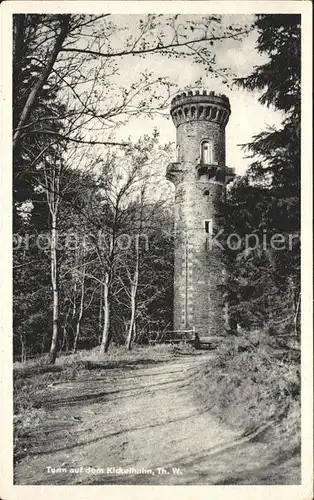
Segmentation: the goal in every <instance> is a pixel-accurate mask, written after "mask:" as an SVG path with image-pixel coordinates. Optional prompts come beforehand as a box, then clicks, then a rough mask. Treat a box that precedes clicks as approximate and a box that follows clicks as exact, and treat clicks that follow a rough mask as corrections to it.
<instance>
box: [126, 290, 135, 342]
mask: <svg viewBox="0 0 314 500" xmlns="http://www.w3.org/2000/svg"><path fill="white" fill-rule="evenodd" d="M135 312H136V289H135V287H134V286H132V291H131V320H130V325H129V331H128V336H127V341H126V346H127V349H128V351H130V350H131V349H132V347H133V340H134V330H135Z"/></svg>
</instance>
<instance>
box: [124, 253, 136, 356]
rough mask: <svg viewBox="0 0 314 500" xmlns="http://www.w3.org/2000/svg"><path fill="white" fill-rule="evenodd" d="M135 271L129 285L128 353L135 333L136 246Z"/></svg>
mask: <svg viewBox="0 0 314 500" xmlns="http://www.w3.org/2000/svg"><path fill="white" fill-rule="evenodd" d="M135 259H136V260H135V271H134V276H133V282H132V285H131V321H130V326H129V332H128V336H127V341H126V346H127V349H128V351H130V350H131V349H132V345H133V340H134V331H135V317H136V294H137V287H138V273H139V248H138V244H137V246H136V257H135Z"/></svg>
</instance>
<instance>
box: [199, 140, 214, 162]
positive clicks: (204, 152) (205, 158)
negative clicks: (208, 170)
mask: <svg viewBox="0 0 314 500" xmlns="http://www.w3.org/2000/svg"><path fill="white" fill-rule="evenodd" d="M201 163H204V164H205V165H213V163H214V159H213V144H212V142H211V141H209V140H207V139H205V140H204V141H202V142H201Z"/></svg>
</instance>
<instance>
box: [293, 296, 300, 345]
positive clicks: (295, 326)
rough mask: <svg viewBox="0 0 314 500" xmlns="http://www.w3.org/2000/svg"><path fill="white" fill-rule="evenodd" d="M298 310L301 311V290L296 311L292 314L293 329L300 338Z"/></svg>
mask: <svg viewBox="0 0 314 500" xmlns="http://www.w3.org/2000/svg"><path fill="white" fill-rule="evenodd" d="M300 311H301V292H300V293H299V297H298V302H297V306H296V311H295V315H294V331H295V335H296V337H297V338H298V340H299V339H300V326H301V325H300Z"/></svg>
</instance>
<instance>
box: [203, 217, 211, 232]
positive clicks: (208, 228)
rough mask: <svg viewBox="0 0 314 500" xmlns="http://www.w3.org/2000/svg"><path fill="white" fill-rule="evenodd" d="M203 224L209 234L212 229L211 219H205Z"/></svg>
mask: <svg viewBox="0 0 314 500" xmlns="http://www.w3.org/2000/svg"><path fill="white" fill-rule="evenodd" d="M204 225H205V233H206V234H211V233H212V230H213V221H212V220H211V219H208V220H205V221H204Z"/></svg>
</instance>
